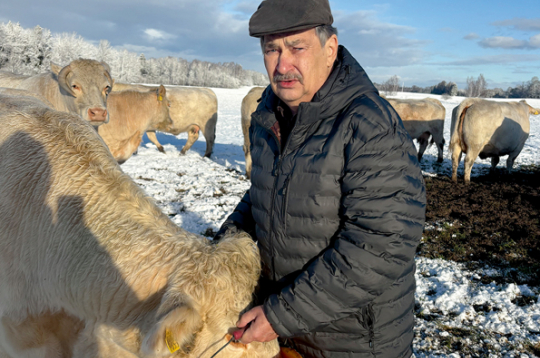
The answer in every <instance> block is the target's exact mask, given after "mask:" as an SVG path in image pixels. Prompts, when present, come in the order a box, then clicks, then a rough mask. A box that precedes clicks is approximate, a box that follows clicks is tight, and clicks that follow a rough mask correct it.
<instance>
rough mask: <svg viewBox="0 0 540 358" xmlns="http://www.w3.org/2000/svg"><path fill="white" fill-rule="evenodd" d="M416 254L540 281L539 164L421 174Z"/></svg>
mask: <svg viewBox="0 0 540 358" xmlns="http://www.w3.org/2000/svg"><path fill="white" fill-rule="evenodd" d="M424 179H425V182H426V191H427V208H426V226H425V229H424V238H423V240H422V243H421V244H420V246H419V247H418V255H420V256H425V257H429V258H444V259H448V260H453V261H457V262H465V263H468V264H469V265H470V266H471V267H470V268H471V269H473V268H475V267H478V266H484V265H486V264H488V265H490V266H494V267H497V268H499V269H502V270H503V272H504V274H503V276H502V277H501V280H502V281H504V282H515V283H519V284H524V283H528V284H532V285H539V284H540V224H539V220H540V167H537V166H529V167H522V168H521V169H520V170H514V171H512V172H511V173H507V172H506V171H504V170H498V171H497V172H496V173H495V174H490V175H484V176H479V177H473V178H471V183H470V184H469V185H466V184H464V182H463V178H462V177H461V178H459V180H458V182H457V183H454V182H453V181H452V180H451V179H450V178H449V177H447V176H438V177H425V178H424Z"/></svg>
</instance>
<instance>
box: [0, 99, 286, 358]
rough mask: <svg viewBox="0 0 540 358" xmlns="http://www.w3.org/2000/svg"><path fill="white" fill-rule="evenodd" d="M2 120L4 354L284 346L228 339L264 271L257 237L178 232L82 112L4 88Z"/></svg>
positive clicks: (255, 351)
mask: <svg viewBox="0 0 540 358" xmlns="http://www.w3.org/2000/svg"><path fill="white" fill-rule="evenodd" d="M0 125H1V127H2V128H3V129H2V131H0V227H1V228H2V230H0V356H1V357H2V358H5V357H10V358H18V357H48V358H50V357H58V358H60V357H77V358H90V357H101V358H113V357H114V358H117V357H131V358H135V357H148V358H150V357H166V356H167V357H168V356H171V357H179V358H195V357H198V358H210V357H211V356H212V355H213V354H214V353H216V352H217V351H218V350H219V349H220V348H222V347H224V349H223V350H222V351H221V352H220V353H219V356H218V357H220V358H236V357H238V358H248V357H254V358H270V357H273V356H275V355H276V354H278V351H279V347H278V344H277V341H275V340H274V341H272V342H268V343H264V344H262V343H250V344H248V345H243V344H240V343H234V342H231V343H230V344H228V345H226V343H227V342H229V340H230V338H231V334H230V333H231V332H232V331H233V330H235V329H236V327H235V324H236V322H237V320H238V318H239V314H240V313H241V311H242V310H244V309H246V308H247V307H248V305H249V304H250V301H251V298H252V293H253V291H254V289H255V286H256V283H257V279H258V277H259V274H260V269H261V267H260V256H259V253H258V251H257V246H256V244H255V243H254V242H253V240H252V239H251V238H250V237H249V236H248V235H247V234H235V235H233V234H230V235H228V236H227V237H225V238H224V239H222V240H220V241H219V242H217V243H213V242H212V241H211V240H208V239H206V238H203V237H200V236H198V235H195V234H192V233H189V232H187V231H185V230H183V229H182V228H180V227H178V226H176V225H175V224H174V223H173V222H172V221H171V220H170V219H169V217H168V216H167V215H165V214H164V213H163V212H161V210H160V209H159V208H158V206H157V205H156V204H155V202H154V201H153V200H152V199H151V198H150V197H148V195H146V194H145V193H144V192H143V190H142V189H141V188H140V187H139V186H138V185H137V184H136V183H135V182H134V181H133V180H132V179H131V178H130V177H129V176H128V175H127V174H125V173H124V172H123V171H122V170H121V169H120V166H119V165H118V163H117V162H116V161H115V160H114V158H113V157H112V155H111V154H110V152H109V150H108V149H107V147H106V146H105V145H104V143H103V141H102V140H101V139H100V137H99V136H98V134H97V132H96V131H95V130H94V128H92V126H91V125H90V124H89V123H88V122H86V121H81V120H80V117H78V116H75V115H72V114H69V113H64V112H59V111H55V110H53V109H50V108H49V107H47V106H44V105H42V104H39V102H37V101H35V100H34V99H32V98H29V99H25V98H24V97H19V98H17V97H13V96H6V95H0ZM171 352H174V353H171Z"/></svg>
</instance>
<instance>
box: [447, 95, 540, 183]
mask: <svg viewBox="0 0 540 358" xmlns="http://www.w3.org/2000/svg"><path fill="white" fill-rule="evenodd" d="M538 112H539V110H538V109H535V108H533V107H531V106H529V105H528V104H527V102H525V101H524V100H522V101H520V102H495V101H488V100H484V99H479V98H467V99H465V100H464V101H463V102H461V103H460V104H459V105H458V106H457V107H455V108H454V109H453V110H452V123H451V129H450V131H451V138H450V146H449V149H450V151H451V152H452V180H453V181H457V169H458V166H459V162H460V160H461V154H462V153H466V157H465V175H464V177H465V182H466V183H468V182H470V180H471V169H472V166H473V164H474V161H475V160H476V157H478V156H480V158H481V159H485V158H487V157H491V169H492V170H494V169H495V167H496V166H497V164H498V163H499V157H500V156H503V155H507V154H508V159H507V160H506V167H507V169H508V171H510V170H511V169H512V166H513V165H514V160H515V159H516V157H517V156H518V155H519V153H520V152H521V150H522V149H523V146H524V144H525V141H526V140H527V138H528V137H529V130H530V122H529V115H531V114H535V115H536V114H538Z"/></svg>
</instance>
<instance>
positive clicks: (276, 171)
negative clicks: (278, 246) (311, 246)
mask: <svg viewBox="0 0 540 358" xmlns="http://www.w3.org/2000/svg"><path fill="white" fill-rule="evenodd" d="M263 128H264V129H265V130H266V131H267V132H268V133H270V135H271V136H272V137H273V138H274V140H275V142H276V143H277V147H278V152H279V154H278V160H277V163H276V162H275V161H274V163H275V164H274V165H273V167H272V176H274V185H273V187H272V202H271V203H270V230H271V231H270V233H269V234H270V235H275V234H274V233H273V230H272V227H273V226H274V224H275V223H274V203H275V200H276V190H277V179H278V176H279V170H280V169H281V143H280V141H279V140H278V138H277V136H276V135H275V134H274V132H273V131H272V130H271V129H268V128H266V127H263ZM273 241H274V240H273V238H270V239H269V240H268V244H269V246H270V252H271V255H272V280H273V281H276V265H275V261H274V245H273Z"/></svg>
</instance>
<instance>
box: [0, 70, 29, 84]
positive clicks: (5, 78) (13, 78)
mask: <svg viewBox="0 0 540 358" xmlns="http://www.w3.org/2000/svg"><path fill="white" fill-rule="evenodd" d="M28 77H30V76H26V75H20V74H17V73H11V72H8V71H0V87H8V88H14V87H17V86H18V85H19V84H20V83H21V82H22V81H24V80H25V79H27V78H28Z"/></svg>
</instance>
